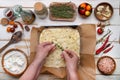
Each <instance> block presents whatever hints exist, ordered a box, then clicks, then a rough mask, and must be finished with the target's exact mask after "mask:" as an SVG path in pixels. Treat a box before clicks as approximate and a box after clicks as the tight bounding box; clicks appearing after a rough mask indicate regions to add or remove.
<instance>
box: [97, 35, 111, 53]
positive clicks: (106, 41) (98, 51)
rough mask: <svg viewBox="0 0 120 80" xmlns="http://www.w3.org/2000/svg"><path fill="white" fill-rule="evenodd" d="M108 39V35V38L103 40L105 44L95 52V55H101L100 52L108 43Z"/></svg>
mask: <svg viewBox="0 0 120 80" xmlns="http://www.w3.org/2000/svg"><path fill="white" fill-rule="evenodd" d="M109 37H110V35H108V37H107V38H106V40H105V42H104V43H103V45H102V46H101V47H100V48H99V49H97V50H96V54H99V53H101V52H102V51H103V50H104V48H105V46H106V45H107V43H108V40H109Z"/></svg>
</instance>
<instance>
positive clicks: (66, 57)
mask: <svg viewBox="0 0 120 80" xmlns="http://www.w3.org/2000/svg"><path fill="white" fill-rule="evenodd" d="M62 55H63V58H64V59H65V60H66V61H67V60H69V58H70V57H69V56H68V54H67V53H66V52H65V51H63V52H62Z"/></svg>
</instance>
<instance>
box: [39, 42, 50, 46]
mask: <svg viewBox="0 0 120 80" xmlns="http://www.w3.org/2000/svg"><path fill="white" fill-rule="evenodd" d="M51 44H52V42H42V43H40V45H41V46H43V47H45V46H46V45H51Z"/></svg>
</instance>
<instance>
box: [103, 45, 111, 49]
mask: <svg viewBox="0 0 120 80" xmlns="http://www.w3.org/2000/svg"><path fill="white" fill-rule="evenodd" d="M109 46H111V43H109V44H107V45H106V46H105V48H104V49H103V50H105V49H107V48H108V47H109Z"/></svg>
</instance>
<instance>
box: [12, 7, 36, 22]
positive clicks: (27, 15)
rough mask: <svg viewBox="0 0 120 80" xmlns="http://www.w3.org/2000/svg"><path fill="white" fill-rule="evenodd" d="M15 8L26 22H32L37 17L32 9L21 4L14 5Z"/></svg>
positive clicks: (17, 13)
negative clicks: (23, 7) (26, 8)
mask: <svg viewBox="0 0 120 80" xmlns="http://www.w3.org/2000/svg"><path fill="white" fill-rule="evenodd" d="M13 10H14V13H15V14H16V15H17V16H18V17H19V16H21V17H22V20H23V22H24V23H25V24H32V23H33V22H34V20H35V18H36V17H35V14H34V13H33V12H32V11H31V10H23V9H22V6H21V5H16V6H14V8H13Z"/></svg>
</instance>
